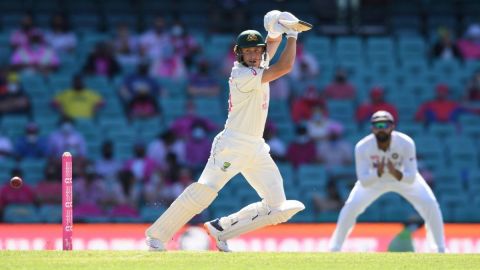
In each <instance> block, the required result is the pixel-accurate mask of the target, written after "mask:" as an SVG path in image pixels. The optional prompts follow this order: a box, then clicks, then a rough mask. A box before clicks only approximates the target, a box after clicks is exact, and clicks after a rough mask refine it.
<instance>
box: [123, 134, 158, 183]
mask: <svg viewBox="0 0 480 270" xmlns="http://www.w3.org/2000/svg"><path fill="white" fill-rule="evenodd" d="M133 152H134V157H133V158H131V159H129V160H127V161H126V162H125V165H124V169H126V170H129V171H131V172H132V173H133V175H134V176H135V181H136V182H135V184H139V185H141V186H143V185H144V184H146V183H149V182H150V181H151V177H152V175H153V174H154V172H155V170H156V164H155V160H153V159H152V158H150V157H149V156H148V155H147V151H146V146H145V145H144V144H143V143H140V142H137V143H136V144H135V145H134V147H133Z"/></svg>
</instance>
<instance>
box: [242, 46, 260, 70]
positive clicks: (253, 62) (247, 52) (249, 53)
mask: <svg viewBox="0 0 480 270" xmlns="http://www.w3.org/2000/svg"><path fill="white" fill-rule="evenodd" d="M263 50H264V48H263V47H250V48H243V49H242V55H243V61H245V63H247V65H248V66H250V67H257V68H258V67H260V63H261V62H262V54H263Z"/></svg>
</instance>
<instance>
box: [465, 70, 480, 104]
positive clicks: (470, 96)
mask: <svg viewBox="0 0 480 270" xmlns="http://www.w3.org/2000/svg"><path fill="white" fill-rule="evenodd" d="M464 101H465V102H466V103H470V102H480V70H477V71H476V72H475V74H473V76H472V78H471V79H470V81H469V82H468V85H467V89H466V94H465V97H464Z"/></svg>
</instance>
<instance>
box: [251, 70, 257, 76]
mask: <svg viewBox="0 0 480 270" xmlns="http://www.w3.org/2000/svg"><path fill="white" fill-rule="evenodd" d="M250 71H252V74H253V76H257V71H256V70H255V69H253V68H250Z"/></svg>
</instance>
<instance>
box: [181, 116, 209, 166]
mask: <svg viewBox="0 0 480 270" xmlns="http://www.w3.org/2000/svg"><path fill="white" fill-rule="evenodd" d="M210 148H211V141H210V138H208V133H207V129H206V127H205V126H204V124H203V122H196V123H193V125H192V133H191V134H190V136H189V137H188V138H187V139H186V141H185V152H186V153H188V154H187V155H186V156H185V159H186V160H185V161H186V165H187V166H189V167H190V168H191V169H192V170H193V171H194V172H195V173H197V172H201V170H202V169H203V166H204V165H205V164H206V163H207V160H208V157H209V155H210Z"/></svg>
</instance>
